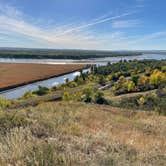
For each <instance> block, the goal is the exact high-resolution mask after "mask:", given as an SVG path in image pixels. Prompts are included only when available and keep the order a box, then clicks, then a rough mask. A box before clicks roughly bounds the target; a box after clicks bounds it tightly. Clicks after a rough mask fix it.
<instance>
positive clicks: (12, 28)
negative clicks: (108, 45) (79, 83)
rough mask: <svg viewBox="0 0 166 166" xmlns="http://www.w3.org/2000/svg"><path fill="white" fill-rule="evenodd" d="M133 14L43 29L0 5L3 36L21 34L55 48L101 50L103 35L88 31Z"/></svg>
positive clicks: (6, 6)
mask: <svg viewBox="0 0 166 166" xmlns="http://www.w3.org/2000/svg"><path fill="white" fill-rule="evenodd" d="M132 14H133V12H126V13H123V14H120V15H117V16H109V15H108V14H107V15H104V16H102V17H100V18H96V19H94V20H92V21H90V22H89V23H84V24H79V25H75V26H74V25H63V26H56V27H54V26H53V27H52V28H48V27H47V28H41V27H40V26H37V25H36V24H32V23H29V22H27V21H25V20H24V19H23V14H22V12H20V11H19V10H17V9H16V8H15V7H13V6H10V5H6V4H5V5H2V4H0V32H1V33H3V34H6V33H8V34H10V33H11V34H20V35H22V36H23V37H24V38H25V37H27V38H29V39H32V40H35V41H40V42H41V41H42V42H43V43H46V44H47V45H49V46H50V47H53V48H81V49H100V48H104V44H103V43H102V42H101V41H100V40H98V39H99V38H102V37H101V36H102V35H96V34H93V32H91V31H89V30H88V29H89V28H91V27H92V26H95V25H97V24H101V23H105V22H108V21H112V20H116V19H119V18H122V17H125V16H129V15H132ZM99 36H100V37H99ZM20 40H21V39H20Z"/></svg>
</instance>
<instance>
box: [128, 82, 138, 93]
mask: <svg viewBox="0 0 166 166" xmlns="http://www.w3.org/2000/svg"><path fill="white" fill-rule="evenodd" d="M127 90H128V92H133V91H135V90H136V86H135V83H134V82H133V81H129V82H128V87H127Z"/></svg>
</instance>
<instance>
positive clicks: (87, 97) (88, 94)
mask: <svg viewBox="0 0 166 166" xmlns="http://www.w3.org/2000/svg"><path fill="white" fill-rule="evenodd" d="M83 95H84V101H85V102H86V103H90V102H91V101H92V88H84V89H83Z"/></svg>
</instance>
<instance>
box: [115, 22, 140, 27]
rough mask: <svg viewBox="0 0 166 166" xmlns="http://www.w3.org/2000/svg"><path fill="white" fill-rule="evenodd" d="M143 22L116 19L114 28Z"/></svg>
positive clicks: (132, 25) (133, 25)
mask: <svg viewBox="0 0 166 166" xmlns="http://www.w3.org/2000/svg"><path fill="white" fill-rule="evenodd" d="M140 24H141V21H140V20H116V21H113V22H112V27H113V28H129V27H135V26H138V25H140Z"/></svg>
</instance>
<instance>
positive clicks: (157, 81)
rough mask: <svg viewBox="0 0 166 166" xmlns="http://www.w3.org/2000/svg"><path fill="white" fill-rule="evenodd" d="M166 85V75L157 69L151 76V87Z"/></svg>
mask: <svg viewBox="0 0 166 166" xmlns="http://www.w3.org/2000/svg"><path fill="white" fill-rule="evenodd" d="M164 83H166V74H165V73H163V72H161V71H160V70H158V69H156V70H154V71H153V73H152V74H151V76H150V85H152V86H154V87H158V86H160V85H162V84H164Z"/></svg>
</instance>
